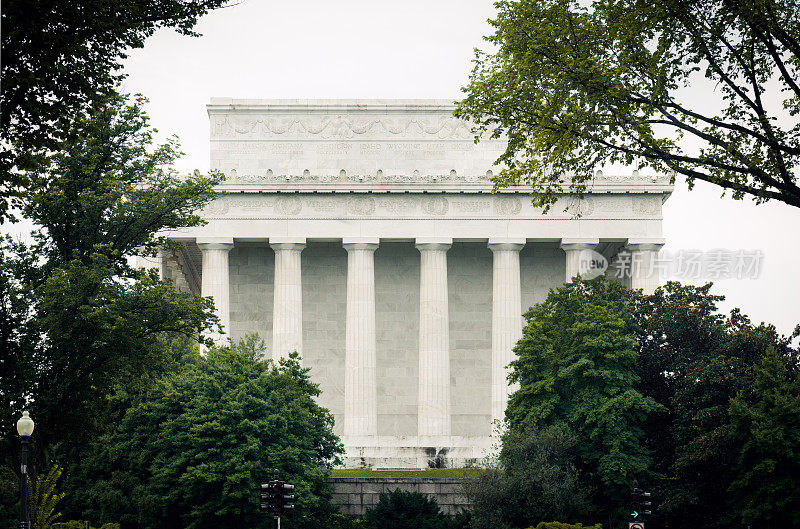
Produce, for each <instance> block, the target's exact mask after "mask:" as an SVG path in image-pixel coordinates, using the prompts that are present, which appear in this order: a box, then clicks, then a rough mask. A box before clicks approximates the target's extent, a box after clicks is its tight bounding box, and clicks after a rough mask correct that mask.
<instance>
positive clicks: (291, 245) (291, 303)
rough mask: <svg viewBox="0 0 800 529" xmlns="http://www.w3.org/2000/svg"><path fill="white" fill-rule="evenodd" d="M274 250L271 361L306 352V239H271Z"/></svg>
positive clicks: (270, 243) (270, 242)
mask: <svg viewBox="0 0 800 529" xmlns="http://www.w3.org/2000/svg"><path fill="white" fill-rule="evenodd" d="M269 245H270V247H271V248H272V249H273V250H274V251H275V281H274V282H275V297H274V302H273V305H272V359H273V360H275V361H276V362H277V361H278V360H279V359H281V358H286V357H288V356H289V353H291V352H292V351H297V352H298V353H302V350H303V283H302V280H301V271H300V253H301V252H302V251H303V248H305V247H306V240H305V238H287V237H270V239H269Z"/></svg>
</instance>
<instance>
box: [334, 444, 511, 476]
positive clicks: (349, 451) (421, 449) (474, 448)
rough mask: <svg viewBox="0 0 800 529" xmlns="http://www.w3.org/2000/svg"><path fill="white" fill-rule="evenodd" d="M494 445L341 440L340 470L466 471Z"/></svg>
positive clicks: (478, 462)
mask: <svg viewBox="0 0 800 529" xmlns="http://www.w3.org/2000/svg"><path fill="white" fill-rule="evenodd" d="M493 442H496V440H495V439H493V438H491V437H461V436H430V437H428V436H407V437H393V436H379V437H343V438H342V443H343V444H344V446H345V455H344V457H343V458H342V459H343V463H344V464H343V465H342V466H341V468H372V469H377V470H380V469H425V468H465V467H470V466H476V465H478V464H480V463H481V462H482V461H483V460H484V459H485V458H486V457H487V456H489V455H490V452H491V447H492V443H493Z"/></svg>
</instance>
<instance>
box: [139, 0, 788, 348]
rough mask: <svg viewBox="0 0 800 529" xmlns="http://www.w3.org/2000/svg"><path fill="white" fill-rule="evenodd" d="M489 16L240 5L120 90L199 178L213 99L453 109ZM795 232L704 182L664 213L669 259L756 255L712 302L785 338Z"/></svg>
mask: <svg viewBox="0 0 800 529" xmlns="http://www.w3.org/2000/svg"><path fill="white" fill-rule="evenodd" d="M492 15H493V7H492V5H491V1H490V0H482V1H475V0H427V1H420V0H404V1H402V2H398V1H394V0H393V1H386V0H370V1H363V0H340V1H331V0H327V1H326V0H291V1H286V0H284V1H282V2H277V1H268V0H244V1H243V2H242V3H241V4H240V5H236V6H233V7H229V8H226V9H222V10H219V11H216V12H214V13H211V14H209V15H207V16H206V17H204V18H203V19H202V20H201V22H200V24H199V25H198V27H197V29H198V31H199V32H200V33H202V34H203V36H202V37H200V38H189V37H181V36H179V35H176V34H175V33H174V32H172V31H162V32H160V33H158V34H156V35H155V36H153V37H152V38H151V39H149V40H148V41H147V43H146V46H145V48H144V49H142V50H136V51H134V52H133V53H132V54H131V57H130V58H129V60H128V61H127V62H126V64H125V72H126V73H127V74H128V75H129V77H128V79H127V82H126V84H125V87H124V88H125V89H126V90H127V91H129V92H141V93H143V94H144V95H146V96H147V97H149V98H150V101H151V104H150V106H149V112H150V116H151V119H152V122H153V124H154V125H155V126H156V128H158V129H159V130H160V131H161V132H162V133H168V134H177V135H178V136H179V137H180V139H181V143H182V146H183V150H184V151H185V152H186V153H187V154H186V156H185V157H184V158H183V159H182V160H181V161H180V165H179V169H181V170H189V169H194V168H198V169H200V170H201V171H206V170H207V169H208V157H209V142H208V118H207V115H206V111H205V105H206V103H208V101H209V99H210V98H211V97H249V98H274V97H284V98H315V97H319V98H451V99H458V98H459V96H460V87H461V86H463V85H465V84H466V82H467V75H468V72H469V70H470V68H471V66H470V61H471V59H472V56H473V52H472V50H473V48H474V47H476V46H482V41H481V37H482V35H485V34H488V33H489V32H490V28H489V26H488V24H487V23H486V19H487V18H490V17H492ZM703 97H705V98H709V97H714V96H713V94H710V93H708V92H704V93H699V94H698V98H699V99H698V100H697V103H698V104H709V105H712V104H714V103H713V101H712V100H706V101H704V100H703ZM714 106H716V105H715V104H714ZM798 227H800V209H797V208H792V207H790V206H786V205H783V204H779V203H774V204H767V205H761V206H755V205H753V204H752V203H751V202H749V201H733V200H731V199H729V198H720V191H719V189H718V188H716V187H713V186H710V185H707V184H702V183H700V184H698V185H697V187H696V188H695V190H693V191H692V192H689V191H687V190H686V189H685V186H684V185H679V186H678V187H677V189H676V191H675V193H674V194H673V195H672V197H671V198H670V199H669V200H668V201H667V203H666V205H665V207H664V235H665V237H666V238H667V241H668V244H667V247H666V248H665V249H666V250H669V251H671V252H676V251H679V250H688V249H700V250H711V249H715V248H726V249H732V250H738V249H744V250H761V251H762V252H763V256H764V257H763V270H762V272H761V274H760V277H759V278H758V279H754V280H753V279H749V280H733V279H731V280H727V281H724V282H719V283H718V285H717V287H716V292H717V293H721V294H724V295H725V296H727V298H728V299H727V301H726V303H725V304H724V305H723V309H725V310H728V309H730V308H732V307H735V306H738V307H740V308H741V309H742V311H743V312H744V313H745V314H748V315H750V316H751V317H752V319H753V320H754V321H756V322H761V321H767V322H771V323H774V324H775V325H776V326H777V327H778V329H779V330H780V331H781V332H783V333H786V334H788V333H791V332H792V330H793V328H794V326H795V324H797V323H798V322H800V314H798V310H797V309H798V300H800V277H798V271H800V266H798V264H800V245H798Z"/></svg>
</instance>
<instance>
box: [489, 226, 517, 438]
mask: <svg viewBox="0 0 800 529" xmlns="http://www.w3.org/2000/svg"><path fill="white" fill-rule="evenodd" d="M524 246H525V239H489V249H490V250H492V254H493V265H492V421H499V422H500V423H502V422H503V419H504V417H505V411H506V403H507V402H508V396H509V395H510V394H511V392H513V391H514V390H515V388H513V387H511V386H510V385H509V383H508V373H509V371H510V369H508V364H510V363H511V361H512V360H513V359H514V353H513V352H512V349H513V348H514V346H515V345H516V343H517V341H518V340H519V339H520V337H521V336H522V289H521V285H520V270H519V252H520V250H522V248H523V247H524Z"/></svg>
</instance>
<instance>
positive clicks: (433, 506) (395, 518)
mask: <svg viewBox="0 0 800 529" xmlns="http://www.w3.org/2000/svg"><path fill="white" fill-rule="evenodd" d="M363 527H364V528H365V529H406V528H408V527H414V528H417V529H446V528H447V527H448V525H447V517H446V516H445V515H444V514H442V512H441V511H440V510H439V504H438V503H436V499H434V498H433V497H430V496H426V495H425V494H420V493H419V492H408V491H403V490H400V489H395V490H393V491H391V492H389V493H387V494H381V495H380V497H379V498H378V503H377V504H376V505H375V507H372V508H370V509H368V510H367V512H366V513H365V514H364V519H363Z"/></svg>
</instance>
